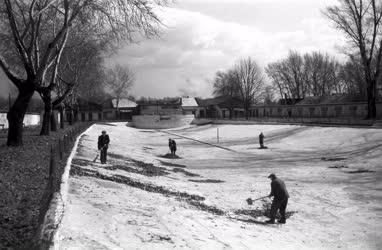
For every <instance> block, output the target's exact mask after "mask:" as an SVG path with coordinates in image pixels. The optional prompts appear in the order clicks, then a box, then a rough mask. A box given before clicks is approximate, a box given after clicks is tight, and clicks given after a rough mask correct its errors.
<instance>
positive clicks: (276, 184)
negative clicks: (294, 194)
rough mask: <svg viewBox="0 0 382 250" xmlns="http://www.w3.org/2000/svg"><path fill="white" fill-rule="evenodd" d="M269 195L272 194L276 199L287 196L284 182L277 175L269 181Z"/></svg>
mask: <svg viewBox="0 0 382 250" xmlns="http://www.w3.org/2000/svg"><path fill="white" fill-rule="evenodd" d="M270 196H274V197H275V199H276V200H284V199H285V198H289V194H288V191H287V189H286V186H285V183H284V182H283V181H282V180H280V179H279V178H277V177H276V179H274V180H273V181H272V182H271V194H270Z"/></svg>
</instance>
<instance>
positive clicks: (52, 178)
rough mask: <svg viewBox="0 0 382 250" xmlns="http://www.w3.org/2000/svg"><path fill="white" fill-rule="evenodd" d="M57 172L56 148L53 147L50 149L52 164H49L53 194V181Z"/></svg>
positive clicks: (50, 184) (50, 189)
mask: <svg viewBox="0 0 382 250" xmlns="http://www.w3.org/2000/svg"><path fill="white" fill-rule="evenodd" d="M55 172H56V159H55V157H54V148H53V146H51V147H50V164H49V184H48V187H49V191H50V192H52V193H53V190H52V188H53V180H54V174H55Z"/></svg>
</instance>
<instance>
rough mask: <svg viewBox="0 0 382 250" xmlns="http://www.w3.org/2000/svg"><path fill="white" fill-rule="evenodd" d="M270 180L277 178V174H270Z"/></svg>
mask: <svg viewBox="0 0 382 250" xmlns="http://www.w3.org/2000/svg"><path fill="white" fill-rule="evenodd" d="M268 178H276V175H275V174H270V175H269V176H268Z"/></svg>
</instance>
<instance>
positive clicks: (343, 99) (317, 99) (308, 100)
mask: <svg viewBox="0 0 382 250" xmlns="http://www.w3.org/2000/svg"><path fill="white" fill-rule="evenodd" d="M352 102H366V99H365V98H364V97H361V96H351V95H330V96H308V97H305V98H304V99H303V100H301V101H299V102H298V103H297V104H296V105H312V104H339V103H352Z"/></svg>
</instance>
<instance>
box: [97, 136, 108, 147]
mask: <svg viewBox="0 0 382 250" xmlns="http://www.w3.org/2000/svg"><path fill="white" fill-rule="evenodd" d="M109 143H110V138H109V135H100V136H99V137H98V149H99V150H100V149H101V148H107V147H108V144H109Z"/></svg>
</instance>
